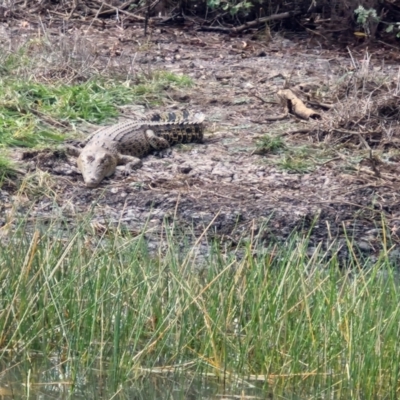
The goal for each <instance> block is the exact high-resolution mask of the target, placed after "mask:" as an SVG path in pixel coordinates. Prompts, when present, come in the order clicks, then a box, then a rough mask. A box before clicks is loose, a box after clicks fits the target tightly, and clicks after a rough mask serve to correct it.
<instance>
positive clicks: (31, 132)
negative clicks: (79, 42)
mask: <svg viewBox="0 0 400 400" xmlns="http://www.w3.org/2000/svg"><path fill="white" fill-rule="evenodd" d="M3 50H4V51H3V52H1V55H0V92H1V96H0V147H10V146H21V147H34V146H37V145H42V144H45V145H49V144H54V143H59V142H61V141H63V139H64V138H65V133H68V132H70V131H72V130H73V128H74V127H76V125H77V124H79V123H81V122H84V121H86V122H89V123H92V124H102V123H111V122H113V121H115V119H116V118H117V117H118V115H119V113H120V110H119V107H120V106H123V105H127V104H143V105H150V106H151V105H160V104H162V103H163V102H164V101H165V99H166V97H167V96H168V90H169V89H170V88H175V89H177V88H188V87H191V86H192V85H193V81H192V79H191V78H189V77H188V76H185V75H178V74H175V73H172V72H169V71H164V70H159V71H157V70H156V71H149V72H147V73H141V74H137V75H136V76H134V77H133V78H132V75H125V76H123V75H122V74H117V73H115V72H113V71H111V70H110V71H108V70H104V71H102V74H101V75H100V74H99V73H97V74H91V75H90V76H88V77H87V78H83V77H82V76H80V79H72V78H73V77H74V75H72V78H69V79H62V78H57V77H56V78H54V79H49V78H48V75H49V74H50V73H51V71H53V70H54V74H55V76H57V74H58V73H59V72H60V71H59V70H60V69H61V68H62V69H63V70H66V71H68V69H69V68H70V69H71V70H74V69H75V68H78V67H80V68H81V69H82V71H81V72H82V74H83V73H84V71H85V69H87V68H88V66H86V64H87V61H88V60H86V59H85V58H82V60H80V61H81V63H82V65H80V66H79V65H78V66H75V65H72V63H73V62H74V60H73V58H68V60H66V62H67V65H65V64H63V60H62V54H63V51H64V53H65V49H64V50H62V49H59V48H58V47H57V45H56V44H54V43H53V45H50V43H48V42H47V41H46V40H45V39H43V40H40V39H35V40H29V41H28V42H27V43H25V44H24V45H22V46H20V47H19V48H17V49H16V50H15V51H14V52H8V51H6V50H5V49H3ZM86 51H87V50H86ZM57 57H61V60H57ZM49 58H51V64H50V65H49ZM66 82H68V83H66Z"/></svg>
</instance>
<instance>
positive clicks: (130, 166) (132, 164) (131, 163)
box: [118, 154, 143, 175]
mask: <svg viewBox="0 0 400 400" xmlns="http://www.w3.org/2000/svg"><path fill="white" fill-rule="evenodd" d="M118 164H119V165H125V174H127V175H129V174H130V173H131V172H132V171H134V170H135V169H138V168H140V167H141V166H142V165H143V164H142V160H141V159H140V158H137V157H133V156H127V155H122V154H120V155H119V157H118Z"/></svg>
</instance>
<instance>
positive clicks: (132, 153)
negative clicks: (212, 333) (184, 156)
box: [67, 111, 204, 188]
mask: <svg viewBox="0 0 400 400" xmlns="http://www.w3.org/2000/svg"><path fill="white" fill-rule="evenodd" d="M203 121H204V115H203V114H201V113H198V114H192V113H190V112H187V111H183V112H181V113H166V114H153V115H152V116H151V117H150V118H149V119H147V120H143V121H127V122H121V123H119V124H117V125H113V126H110V127H105V128H101V129H100V130H98V131H97V132H95V133H94V134H93V135H91V136H90V137H89V138H88V139H87V141H86V146H85V147H84V148H83V149H78V148H75V147H71V146H68V147H67V149H68V151H69V153H70V154H73V155H77V156H78V160H77V164H78V168H79V170H80V172H81V173H82V175H83V180H84V182H85V185H86V186H87V187H90V188H93V187H96V186H98V185H99V184H100V182H101V181H102V180H103V179H104V178H105V177H107V176H110V175H112V174H113V173H114V172H115V169H116V167H117V165H121V164H125V170H126V171H127V172H131V171H132V170H134V169H136V168H139V167H140V166H141V165H142V161H141V158H142V157H144V156H146V155H147V154H149V153H151V152H152V151H154V150H156V151H161V150H165V149H168V148H169V147H170V146H171V145H174V144H176V143H189V142H201V141H202V139H203Z"/></svg>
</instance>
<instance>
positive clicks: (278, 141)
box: [256, 134, 286, 154]
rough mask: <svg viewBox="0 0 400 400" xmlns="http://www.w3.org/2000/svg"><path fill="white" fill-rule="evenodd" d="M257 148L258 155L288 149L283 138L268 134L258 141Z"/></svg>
mask: <svg viewBox="0 0 400 400" xmlns="http://www.w3.org/2000/svg"><path fill="white" fill-rule="evenodd" d="M256 146H257V147H256V153H257V154H266V153H277V152H279V150H283V149H285V148H286V145H285V142H284V140H283V139H282V137H281V136H272V135H268V134H265V135H264V136H262V137H261V138H260V139H258V140H257V143H256Z"/></svg>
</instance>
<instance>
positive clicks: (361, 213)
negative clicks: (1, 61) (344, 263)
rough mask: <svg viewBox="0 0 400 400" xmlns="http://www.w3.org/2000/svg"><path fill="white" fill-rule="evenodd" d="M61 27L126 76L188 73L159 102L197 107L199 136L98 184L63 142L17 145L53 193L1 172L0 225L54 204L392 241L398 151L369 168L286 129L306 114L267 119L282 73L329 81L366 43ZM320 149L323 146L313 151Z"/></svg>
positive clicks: (223, 233) (399, 201) (363, 243)
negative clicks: (292, 164)
mask: <svg viewBox="0 0 400 400" xmlns="http://www.w3.org/2000/svg"><path fill="white" fill-rule="evenodd" d="M1 32H2V34H3V39H2V40H3V41H4V40H12V37H13V36H16V35H20V34H21V29H19V30H18V29H17V28H12V29H11V28H10V27H9V26H5V25H4V24H3V26H2V27H1ZM35 32H36V31H35V29H34V27H32V28H31V29H29V28H27V27H24V29H23V35H25V36H26V37H28V36H29V35H35ZM49 32H50V34H51V35H53V38H54V37H56V36H57V34H58V31H57V29H56V28H54V30H53V31H52V30H50V31H49ZM4 34H6V35H7V36H4ZM63 35H64V36H66V37H68V40H71V41H75V42H76V43H78V41H79V43H80V45H81V46H83V45H82V43H83V42H84V43H85V45H84V46H86V47H85V48H86V50H85V51H88V52H89V53H90V54H93V55H94V54H95V55H96V63H97V65H98V67H99V69H100V68H101V66H102V65H105V64H107V63H108V64H110V63H111V64H112V65H114V66H115V68H117V69H118V68H119V69H125V70H126V71H127V76H128V77H129V76H134V74H135V73H137V72H143V71H149V70H158V69H163V70H168V71H172V72H174V73H177V74H185V75H188V76H190V77H192V78H193V80H194V81H195V86H194V87H192V88H187V89H181V90H179V91H178V90H168V88H167V89H166V94H167V100H166V105H165V107H164V108H163V110H165V109H173V108H175V109H176V108H177V109H183V108H189V109H194V110H198V111H201V112H203V113H204V114H205V115H206V122H207V128H206V134H205V140H204V144H191V145H185V146H181V147H174V149H173V152H172V156H171V157H168V158H158V157H157V156H155V155H150V156H148V157H146V158H145V159H144V160H143V164H144V165H143V167H142V168H141V169H139V170H137V171H135V172H134V173H132V174H131V175H130V176H128V177H125V176H124V175H123V173H122V171H121V170H119V171H117V173H116V174H115V175H114V176H113V177H111V178H110V179H108V178H107V179H105V180H104V181H103V182H102V184H101V185H100V186H99V187H98V188H96V189H88V188H86V187H85V186H84V185H83V181H82V177H81V175H79V173H78V172H77V170H76V164H75V160H74V159H73V158H72V157H67V156H65V155H64V154H63V153H62V152H54V151H48V152H47V151H40V152H39V153H37V152H35V151H33V152H29V151H28V152H27V151H22V150H17V151H16V158H19V159H21V158H23V160H21V161H20V162H21V163H22V164H21V168H27V169H28V170H29V171H35V170H37V169H40V170H43V171H47V172H49V173H50V174H51V176H52V178H54V179H53V180H52V183H51V185H52V190H53V192H54V196H51V197H49V196H47V195H46V196H40V195H39V196H36V197H35V200H34V202H33V203H32V199H31V198H30V199H28V198H23V196H22V195H21V191H19V192H18V185H14V184H13V183H12V182H8V183H6V184H5V185H3V187H2V188H1V189H0V201H1V202H2V209H3V211H5V213H4V214H3V216H0V226H1V225H3V224H5V223H6V220H7V216H6V215H7V212H10V210H11V209H12V208H13V206H14V208H15V204H18V207H19V208H18V209H19V210H20V211H21V212H22V211H24V210H25V211H26V210H29V212H30V216H31V217H32V218H33V219H35V218H41V219H46V218H47V219H51V218H54V217H58V216H61V215H62V216H64V217H65V218H66V219H68V220H69V221H71V223H72V222H73V221H74V219H76V218H79V216H81V215H83V214H85V213H87V212H88V211H90V210H93V217H92V218H93V224H94V226H96V227H98V228H99V230H101V227H104V226H106V225H108V224H109V223H111V224H115V225H118V226H123V227H125V228H126V229H128V230H130V231H132V232H139V231H140V230H141V229H143V227H144V226H146V229H148V230H149V232H150V231H152V230H153V231H157V229H158V228H159V227H160V226H161V224H162V223H163V221H164V220H165V219H167V220H172V219H174V220H175V221H176V222H177V223H178V225H179V226H180V227H182V229H184V230H187V232H190V233H192V232H194V233H196V234H197V235H198V234H200V233H201V232H202V231H203V230H204V228H205V227H208V232H209V233H211V234H213V235H217V236H218V237H220V238H221V240H223V241H226V240H227V241H229V242H230V243H232V244H233V245H235V244H236V243H238V241H239V240H240V238H246V237H251V236H254V235H256V234H260V237H261V238H262V239H264V240H265V242H266V243H268V242H270V241H272V240H278V241H284V240H286V239H287V238H288V237H289V235H290V234H291V233H292V232H293V231H297V232H308V231H309V230H310V228H311V227H312V230H311V231H310V232H311V235H310V249H313V248H315V246H318V245H319V244H321V245H322V246H323V247H324V248H328V247H329V246H330V245H331V244H332V243H333V242H334V241H336V243H338V244H339V246H340V245H341V244H342V245H343V244H344V243H345V241H346V237H347V238H353V239H354V240H355V242H356V244H357V245H358V247H359V249H360V251H361V252H362V253H363V254H365V255H370V256H377V255H378V253H379V251H380V250H381V249H382V240H383V239H382V238H383V236H382V235H383V232H384V233H385V235H386V234H387V235H390V237H391V239H390V240H391V241H392V242H390V243H388V244H387V246H388V248H390V247H391V246H392V245H393V246H394V247H393V248H392V252H393V254H397V253H396V252H397V250H396V246H397V243H398V240H399V237H398V232H399V228H400V196H399V181H398V179H397V176H398V174H397V172H398V171H397V163H396V162H391V161H390V160H389V161H387V165H389V164H390V167H391V174H389V175H390V176H389V175H388V176H386V175H385V174H384V173H381V174H376V173H374V168H373V167H370V166H369V165H368V163H367V162H366V161H365V160H366V159H367V158H368V155H367V154H366V153H365V152H364V153H363V152H362V151H361V152H360V151H359V150H357V149H355V150H354V151H355V152H356V151H357V157H358V158H357V157H356V154H354V155H353V154H352V148H351V147H350V148H346V150H343V149H342V148H333V145H332V144H330V143H327V142H326V141H324V140H318V139H316V138H315V137H311V135H308V134H307V133H303V134H302V133H297V134H293V135H291V134H288V132H291V131H296V130H297V131H298V130H301V129H304V128H307V126H308V125H307V124H308V122H306V121H301V120H300V119H298V118H295V117H293V116H288V117H286V118H285V119H282V120H277V121H270V120H268V119H267V118H266V117H268V116H274V115H275V116H276V115H280V114H282V112H283V109H282V107H281V106H280V105H279V104H275V103H274V102H276V98H275V97H274V94H275V93H276V91H277V90H279V89H281V88H283V86H284V85H285V82H286V79H287V78H288V77H290V84H291V86H292V85H297V84H299V83H315V82H318V83H319V84H321V83H324V84H328V85H329V84H332V83H334V82H336V81H337V80H338V79H339V78H340V77H341V76H343V74H344V73H345V72H346V71H351V70H352V65H354V63H355V62H356V63H358V64H359V65H360V63H361V64H362V63H363V60H364V61H365V56H366V50H365V49H359V50H357V49H355V50H352V52H351V56H350V55H349V54H350V53H349V52H348V51H347V50H346V49H342V50H337V49H336V50H335V49H329V50H328V49H323V48H322V47H321V46H320V45H319V43H318V41H314V42H306V41H301V40H298V39H296V38H290V39H288V38H284V37H283V36H282V35H279V34H276V35H274V37H273V40H272V41H271V42H267V41H264V40H263V38H262V37H258V38H255V37H253V35H252V34H248V35H242V36H240V37H230V36H228V35H223V34H216V33H206V32H194V31H191V29H190V28H172V27H166V28H157V29H155V28H154V29H153V30H152V32H151V36H150V37H148V38H144V37H143V29H142V26H140V25H138V26H131V27H129V28H127V29H126V30H120V29H118V28H110V29H105V30H102V29H100V28H98V27H91V28H88V27H85V28H79V29H78V28H76V29H75V28H74V29H71V30H70V31H69V32H66V33H64V34H63ZM78 38H79V39H78ZM381 55H382V53H379V52H377V53H376V54H372V58H371V61H370V68H371V69H372V70H374V69H376V70H377V71H379V72H380V73H383V74H385V75H387V76H389V75H390V76H393V80H394V81H396V79H397V78H398V77H397V73H398V70H397V67H396V66H394V65H390V64H387V65H386V64H385V63H384V62H383V57H381ZM352 58H353V60H352ZM58 72H59V71H51V73H53V74H57V73H58ZM60 73H61V72H60ZM154 110H155V109H154V108H153V109H152V110H146V109H145V107H143V106H134V107H126V108H125V109H124V113H125V114H126V115H140V114H142V113H145V112H148V111H154ZM318 112H319V113H324V112H329V110H328V111H321V110H320V109H319V110H318ZM123 118H124V117H123V116H122V117H121V120H123ZM265 134H270V135H276V134H284V135H283V136H282V138H283V140H284V142H285V144H286V146H288V147H290V148H302V149H303V154H304V157H306V158H308V159H309V160H310V159H311V160H312V163H311V166H310V167H309V168H306V169H305V170H303V171H300V172H296V171H295V170H293V169H290V168H286V169H285V168H282V165H279V160H280V159H282V157H285V154H284V153H273V152H266V153H265V154H258V152H255V149H256V144H257V140H259V139H260V138H261V137H262V136H263V135H265ZM331 146H332V147H331ZM330 147H331V148H330ZM321 151H325V152H326V151H331V152H332V153H330V154H331V155H330V156H329V157H327V158H325V159H323V160H319V159H318V154H320V153H319V152H321ZM353 156H354V157H353ZM353 158H354V159H356V158H357V159H356V160H355V161H354V160H353ZM349 160H352V162H350V161H349ZM350 164H351V168H349V165H350ZM39 180H40V179H39ZM37 185H38V186H40V183H38V184H37ZM382 226H384V227H385V228H384V229H382ZM388 240H389V239H388Z"/></svg>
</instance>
